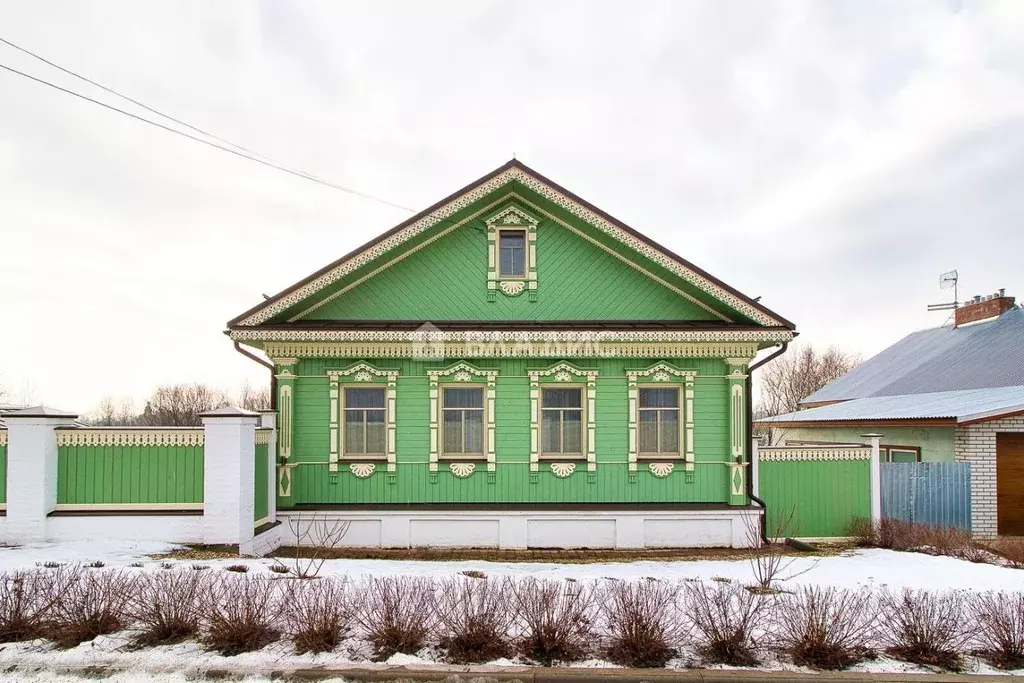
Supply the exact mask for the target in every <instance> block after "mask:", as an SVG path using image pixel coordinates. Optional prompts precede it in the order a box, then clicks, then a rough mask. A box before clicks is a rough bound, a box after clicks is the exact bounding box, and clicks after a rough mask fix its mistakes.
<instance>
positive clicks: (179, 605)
mask: <svg viewBox="0 0 1024 683" xmlns="http://www.w3.org/2000/svg"><path fill="white" fill-rule="evenodd" d="M210 584H211V581H210V575H209V574H204V573H202V572H193V571H184V570H179V571H173V572H157V573H153V574H143V575H141V576H139V577H138V579H136V585H135V590H134V591H133V593H132V595H131V598H130V599H129V601H128V614H129V615H130V616H131V618H132V620H133V621H134V622H135V623H136V624H137V625H138V627H139V633H138V635H137V636H136V637H135V644H136V645H140V646H152V645H164V644H168V643H177V642H179V641H182V640H185V639H186V638H191V637H192V636H194V635H195V634H196V633H198V632H199V622H200V619H201V618H202V614H203V610H204V603H205V602H206V601H207V600H208V599H209V597H210Z"/></svg>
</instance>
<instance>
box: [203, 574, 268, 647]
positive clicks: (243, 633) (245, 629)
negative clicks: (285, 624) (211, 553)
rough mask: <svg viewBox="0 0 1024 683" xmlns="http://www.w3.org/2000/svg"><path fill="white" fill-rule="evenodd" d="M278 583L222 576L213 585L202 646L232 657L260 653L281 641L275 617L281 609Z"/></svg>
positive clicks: (261, 578) (250, 577)
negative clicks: (251, 652) (255, 651)
mask: <svg viewBox="0 0 1024 683" xmlns="http://www.w3.org/2000/svg"><path fill="white" fill-rule="evenodd" d="M279 584H280V582H279V581H274V580H273V579H269V578H263V577H256V576H246V575H238V576H235V575H230V574H221V575H219V577H218V578H217V580H216V581H214V582H213V583H212V584H211V585H212V591H211V595H212V598H213V599H212V601H211V602H210V604H209V605H208V608H207V610H206V615H205V616H206V627H205V628H204V629H203V632H202V634H201V640H202V642H203V643H204V644H205V645H206V646H207V647H209V648H210V649H211V650H216V651H217V652H219V653H221V654H222V655H225V656H228V657H231V656H234V655H237V654H240V653H242V652H250V651H253V650H261V649H263V648H264V647H266V646H267V645H269V644H270V643H272V642H274V641H276V640H277V639H278V638H279V637H280V632H279V631H278V628H277V624H276V623H275V617H276V616H277V614H278V611H279V609H280V605H279V599H278V598H279V588H278V586H279Z"/></svg>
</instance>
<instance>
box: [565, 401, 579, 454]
mask: <svg viewBox="0 0 1024 683" xmlns="http://www.w3.org/2000/svg"><path fill="white" fill-rule="evenodd" d="M582 444H583V411H580V410H566V411H564V412H563V413H562V452H563V453H582V452H583V448H582V447H581V446H582Z"/></svg>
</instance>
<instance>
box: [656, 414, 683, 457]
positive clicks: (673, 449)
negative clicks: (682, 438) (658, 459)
mask: <svg viewBox="0 0 1024 683" xmlns="http://www.w3.org/2000/svg"><path fill="white" fill-rule="evenodd" d="M660 452H661V453H678V452H679V411H678V410H662V411H661V451H660Z"/></svg>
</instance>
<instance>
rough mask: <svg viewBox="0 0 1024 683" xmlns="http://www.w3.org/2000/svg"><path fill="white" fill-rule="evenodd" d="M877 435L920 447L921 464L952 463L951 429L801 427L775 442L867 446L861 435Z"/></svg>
mask: <svg viewBox="0 0 1024 683" xmlns="http://www.w3.org/2000/svg"><path fill="white" fill-rule="evenodd" d="M869 432H876V433H878V434H881V435H882V444H883V445H887V444H892V445H899V446H917V447H919V448H920V449H921V461H922V462H952V461H953V460H955V458H954V456H953V428H952V427H889V426H881V425H880V426H878V427H877V428H876V427H871V428H867V427H798V428H792V429H789V428H787V429H784V430H781V429H780V430H777V431H776V434H777V435H778V436H779V437H781V438H776V439H774V442H775V443H784V442H785V441H786V440H787V439H788V440H791V441H832V442H841V443H868V440H867V439H865V438H863V437H862V436H861V434H867V433H869Z"/></svg>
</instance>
